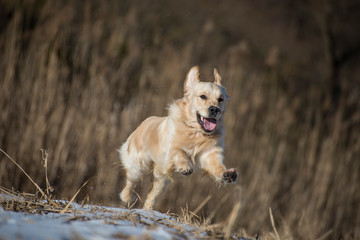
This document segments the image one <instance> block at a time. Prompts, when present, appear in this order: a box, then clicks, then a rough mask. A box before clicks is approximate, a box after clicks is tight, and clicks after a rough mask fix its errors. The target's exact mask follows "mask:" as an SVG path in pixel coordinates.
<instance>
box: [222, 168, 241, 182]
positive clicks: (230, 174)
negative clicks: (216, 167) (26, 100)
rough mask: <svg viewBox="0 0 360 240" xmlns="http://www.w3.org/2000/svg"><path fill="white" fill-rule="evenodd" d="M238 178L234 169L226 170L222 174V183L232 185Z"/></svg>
mask: <svg viewBox="0 0 360 240" xmlns="http://www.w3.org/2000/svg"><path fill="white" fill-rule="evenodd" d="M237 177H238V174H237V170H236V168H230V169H227V170H226V171H225V172H224V174H223V181H225V182H227V183H234V182H236V180H237Z"/></svg>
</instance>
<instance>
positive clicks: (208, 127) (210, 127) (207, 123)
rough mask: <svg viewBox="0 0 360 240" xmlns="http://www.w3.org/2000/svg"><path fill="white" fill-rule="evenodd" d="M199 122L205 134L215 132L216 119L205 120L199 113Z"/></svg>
mask: <svg viewBox="0 0 360 240" xmlns="http://www.w3.org/2000/svg"><path fill="white" fill-rule="evenodd" d="M197 120H198V122H199V124H200V125H201V127H202V129H203V130H204V131H205V132H207V133H210V132H212V131H214V129H215V127H216V119H215V118H205V117H203V116H201V115H200V114H198V113H197Z"/></svg>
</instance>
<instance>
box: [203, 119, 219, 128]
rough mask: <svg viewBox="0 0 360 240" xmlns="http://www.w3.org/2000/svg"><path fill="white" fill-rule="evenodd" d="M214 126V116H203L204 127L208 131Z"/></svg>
mask: <svg viewBox="0 0 360 240" xmlns="http://www.w3.org/2000/svg"><path fill="white" fill-rule="evenodd" d="M215 127H216V120H215V119H214V118H204V128H205V129H206V130H208V131H212V130H214V129H215Z"/></svg>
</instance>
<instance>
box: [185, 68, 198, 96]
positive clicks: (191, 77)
mask: <svg viewBox="0 0 360 240" xmlns="http://www.w3.org/2000/svg"><path fill="white" fill-rule="evenodd" d="M199 76H200V73H199V66H195V67H192V68H191V69H190V71H189V73H188V74H187V76H186V80H185V84H184V93H185V94H186V93H188V92H189V91H190V89H191V88H192V87H193V86H194V84H195V83H198V82H200V78H199Z"/></svg>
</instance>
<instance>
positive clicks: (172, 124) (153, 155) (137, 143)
mask: <svg viewBox="0 0 360 240" xmlns="http://www.w3.org/2000/svg"><path fill="white" fill-rule="evenodd" d="M199 75H200V74H199V67H198V66H195V67H193V68H191V69H190V71H189V73H188V74H187V77H186V80H185V83H184V97H183V98H181V99H178V100H175V101H174V102H173V103H172V104H171V105H170V106H169V114H168V116H166V117H155V116H152V117H149V118H147V119H146V120H145V121H143V122H142V123H141V124H140V126H139V127H138V128H137V129H136V130H135V131H134V132H133V133H132V134H131V135H130V136H129V138H128V139H127V140H126V141H125V143H124V144H123V145H122V146H121V148H120V149H119V152H120V158H121V161H122V164H123V166H124V168H125V170H126V186H125V188H124V189H123V190H122V192H121V193H120V199H121V200H122V201H123V202H125V203H130V202H131V201H132V198H133V197H132V191H133V190H132V189H133V187H134V185H135V183H136V182H137V181H139V180H140V179H141V178H142V177H143V176H144V175H145V174H146V173H148V172H149V171H152V173H153V175H154V183H153V188H152V190H151V191H150V193H149V194H148V196H147V198H146V201H145V204H144V208H145V209H152V208H153V206H154V204H155V201H156V199H157V197H158V196H159V195H160V194H161V193H162V191H163V190H164V189H165V186H166V184H167V182H168V180H169V179H171V176H172V175H173V173H174V172H179V173H181V174H183V175H190V174H191V173H192V172H193V170H194V168H195V167H196V168H201V169H203V170H205V171H206V172H207V173H208V174H209V175H210V176H212V177H213V178H214V179H215V180H216V181H217V182H224V183H234V182H236V180H237V170H236V169H235V168H230V169H226V168H225V166H224V164H223V159H224V155H223V153H224V120H223V118H224V112H225V105H226V103H227V101H228V100H229V96H228V94H227V93H226V90H225V88H224V87H223V86H222V85H221V77H220V75H219V73H218V71H217V70H216V68H215V69H214V77H215V81H214V82H213V83H211V82H201V81H200V78H199Z"/></svg>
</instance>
